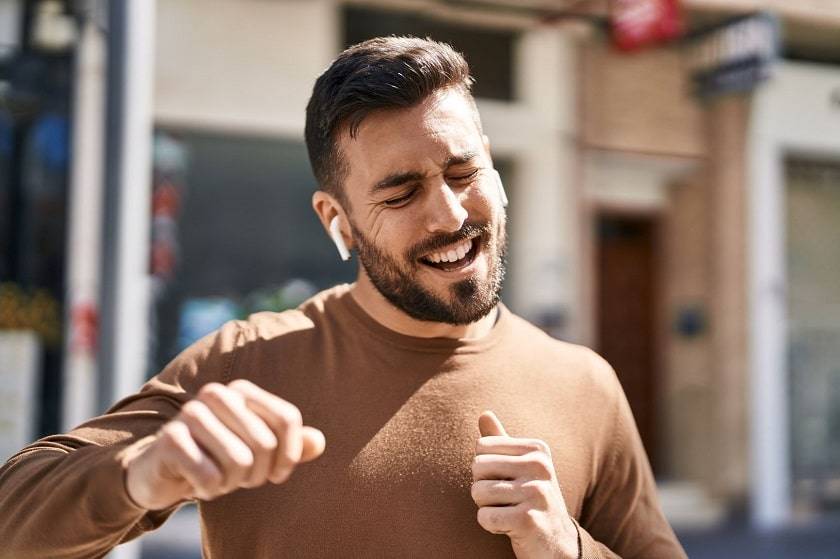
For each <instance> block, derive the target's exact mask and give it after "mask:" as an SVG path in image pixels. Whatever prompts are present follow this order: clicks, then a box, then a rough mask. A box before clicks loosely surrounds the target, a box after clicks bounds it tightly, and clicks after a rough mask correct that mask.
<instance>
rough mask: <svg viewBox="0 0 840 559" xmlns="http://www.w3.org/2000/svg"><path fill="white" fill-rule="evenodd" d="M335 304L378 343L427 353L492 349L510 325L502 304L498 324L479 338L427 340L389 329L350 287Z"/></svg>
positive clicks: (477, 351)
mask: <svg viewBox="0 0 840 559" xmlns="http://www.w3.org/2000/svg"><path fill="white" fill-rule="evenodd" d="M339 288H340V290H339V292H338V293H336V298H335V301H336V302H337V303H338V304H339V305H340V306H341V307H342V308H343V309H344V310H345V311H347V313H348V314H349V315H350V316H351V317H352V318H353V320H354V321H355V322H356V323H358V324H359V325H360V326H362V327H363V328H364V329H365V330H367V331H368V332H369V333H370V334H371V335H373V336H374V337H376V338H378V339H379V340H381V341H383V342H385V343H387V344H389V345H392V346H397V347H400V348H402V349H408V350H412V351H420V352H426V353H479V352H481V351H485V350H487V349H489V348H490V347H493V346H494V345H496V343H498V341H499V340H500V339H501V338H502V337H503V334H504V331H505V330H506V329H507V328H508V326H509V323H510V316H509V314H510V311H509V310H508V309H507V307H505V306H504V304H502V303H501V302H500V303H499V304H498V305H497V308H498V313H497V316H496V322H495V323H494V324H493V327H492V328H491V329H490V331H489V332H488V333H487V334H486V335H484V336H482V337H480V338H447V337H436V338H424V337H420V336H409V335H408V334H402V333H400V332H397V331H395V330H391V329H390V328H388V327H387V326H384V325H383V324H382V323H380V322H379V321H377V320H376V319H375V318H373V317H372V316H371V315H370V314H368V312H367V311H366V310H365V309H364V308H362V306H361V305H359V303H358V302H357V301H356V300H355V299H354V298H353V295H352V294H351V293H350V285H349V284H344V285H342V286H339Z"/></svg>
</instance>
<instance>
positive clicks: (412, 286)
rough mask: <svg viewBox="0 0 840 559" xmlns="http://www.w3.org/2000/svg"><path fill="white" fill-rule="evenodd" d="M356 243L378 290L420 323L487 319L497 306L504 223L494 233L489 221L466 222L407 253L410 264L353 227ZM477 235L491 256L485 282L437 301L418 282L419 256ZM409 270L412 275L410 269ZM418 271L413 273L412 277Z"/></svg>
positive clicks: (459, 285)
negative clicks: (372, 241)
mask: <svg viewBox="0 0 840 559" xmlns="http://www.w3.org/2000/svg"><path fill="white" fill-rule="evenodd" d="M350 228H351V229H352V231H353V239H354V241H355V243H356V248H357V250H358V255H359V261H360V262H361V263H362V266H364V269H365V272H367V275H368V277H369V278H370V281H371V282H372V283H373V285H374V286H375V287H376V289H377V290H378V291H379V292H380V293H381V294H382V295H383V296H384V297H385V298H386V299H387V300H388V301H390V302H391V303H392V304H393V305H394V306H396V307H397V308H398V309H400V310H402V311H403V312H405V313H406V314H407V315H408V316H410V317H412V318H415V319H417V320H425V321H429V322H443V323H446V324H456V325H463V324H471V323H473V322H476V321H477V320H479V319H481V318H484V317H485V316H487V314H488V313H489V312H490V311H492V310H493V308H494V307H495V306H496V305H497V304H498V302H499V298H500V293H501V290H502V282H503V280H504V276H505V256H506V254H507V235H506V232H505V229H504V221H502V222H500V224H499V227H498V230H497V231H495V232H494V231H492V227H491V225H490V223H489V222H485V223H482V224H475V223H465V224H464V226H463V227H462V228H461V229H460V230H459V231H457V232H455V233H451V234H448V235H439V236H437V237H434V238H431V239H428V240H426V241H423V242H422V243H418V244H417V245H415V246H414V247H412V248H411V249H410V250H409V251H407V253H406V255H405V261H406V262H407V265H406V266H401V265H400V264H399V262H398V261H397V260H396V259H395V258H393V257H391V256H389V255H388V254H386V253H385V252H384V251H382V250H380V249H379V248H378V247H377V246H375V245H374V244H373V243H371V242H370V241H368V240H367V238H366V237H365V236H364V234H363V233H362V232H361V231H359V230H358V229H357V228H356V227H355V226H354V225H353V224H352V223H351V224H350ZM475 235H479V236H478V237H476V239H475V242H477V243H481V247H480V248H481V251H483V252H485V253H486V254H488V255H490V261H489V273H488V277H487V279H486V280H480V279H476V278H469V279H466V280H462V281H458V282H455V283H453V284H452V285H451V286H450V297H449V300H448V301H445V300H443V299H441V298H440V297H437V296H436V295H434V294H433V293H431V292H430V291H428V290H427V289H425V288H424V287H423V286H422V285H420V283H419V282H418V281H417V280H416V275H417V272H418V271H419V266H422V265H423V264H420V263H419V262H418V261H417V260H418V258H419V257H420V256H421V255H423V254H426V253H428V252H431V251H434V250H435V249H438V248H443V247H445V246H447V245H451V244H453V243H457V242H459V241H462V240H465V239H469V238H471V237H474V236H475ZM406 268H408V270H409V271H407V270H406ZM412 272H413V273H412Z"/></svg>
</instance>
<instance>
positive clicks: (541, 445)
mask: <svg viewBox="0 0 840 559" xmlns="http://www.w3.org/2000/svg"><path fill="white" fill-rule="evenodd" d="M528 446H530V447H531V448H532V449H533V450H534V451H536V452H542V453H543V454H548V455H550V454H551V449H550V448H549V447H548V443H546V442H545V441H544V440H542V439H531V440H530V441H528Z"/></svg>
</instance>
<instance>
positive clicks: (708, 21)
mask: <svg viewBox="0 0 840 559" xmlns="http://www.w3.org/2000/svg"><path fill="white" fill-rule="evenodd" d="M390 34H399V35H418V36H429V37H432V38H434V39H438V40H443V41H447V42H449V43H451V44H452V45H453V46H455V47H456V48H457V49H458V50H460V51H462V52H463V53H464V54H465V55H466V57H467V60H468V61H469V63H470V65H471V67H472V70H473V73H474V75H475V77H476V85H475V90H474V93H475V95H476V97H477V99H478V104H479V108H480V111H481V114H482V117H483V122H484V127H485V131H486V132H487V134H488V135H489V137H490V139H491V143H492V148H493V155H494V161H495V164H496V166H497V168H498V169H499V170H500V172H501V174H502V176H503V180H504V181H505V185H506V187H507V190H508V194H509V197H510V201H511V202H510V207H509V235H510V239H511V251H510V252H511V255H510V262H509V276H508V278H509V279H508V281H507V284H506V287H505V291H504V300H505V302H506V303H507V305H508V306H509V307H510V308H511V309H513V310H514V311H515V312H517V313H519V314H521V315H523V316H525V317H527V318H529V319H530V320H531V321H533V322H535V323H536V324H538V325H540V326H541V327H542V328H544V329H545V330H546V331H548V332H549V333H551V334H552V335H554V336H556V337H558V338H561V339H564V340H569V341H572V342H576V343H583V344H586V345H589V346H592V347H594V348H595V349H597V350H598V351H600V352H601V353H602V354H603V355H604V356H605V357H606V358H607V359H608V360H610V361H611V363H612V364H613V365H614V367H615V368H616V370H617V373H618V375H619V378H620V380H621V382H622V384H623V386H624V389H625V391H626V393H627V396H628V398H629V400H630V403H631V406H632V408H633V412H634V414H635V417H636V421H637V423H638V426H639V430H640V432H641V435H642V439H643V441H644V444H645V447H646V449H647V452H648V454H649V456H650V459H651V463H652V466H653V470H654V473H655V475H656V478H657V482H658V486H659V491H660V497H661V499H662V503H663V507H664V509H665V512H666V515H667V516H668V518H669V520H670V521H671V522H672V524H673V526H674V527H675V529H676V530H677V532H678V534H679V536H680V539H681V540H682V541H683V543H684V545H685V547H686V550H687V551H688V553H689V556H691V557H692V558H695V557H699V558H703V557H709V558H711V557H715V558H720V557H738V558H744V557H756V558H757V557H761V558H769V557H797V558H800V557H819V558H823V557H824V558H829V557H831V558H837V557H840V0H797V1H796V2H790V1H783V0H763V1H762V0H754V1H753V0H613V1H606V0H600V1H598V0H482V1H479V0H392V1H373V0H371V1H361V0H353V1H349V0H347V1H342V0H157V1H155V0H112V1H110V2H109V1H106V0H98V1H97V0H91V1H83V0H76V1H74V0H64V1H59V0H31V1H24V0H0V454H2V455H3V456H2V457H3V458H4V459H5V457H7V456H8V455H10V454H12V453H13V452H14V451H16V450H17V449H19V448H20V447H22V446H24V445H25V444H26V443H27V442H29V441H31V440H33V439H35V438H37V437H39V436H42V435H44V434H48V433H52V432H57V431H61V430H66V429H69V428H71V427H72V426H73V425H75V424H77V423H79V422H80V421H82V420H83V419H84V418H86V417H89V416H92V415H95V414H98V413H101V412H102V411H103V410H104V409H106V408H107V407H108V406H109V405H110V404H111V403H112V402H114V401H115V400H116V399H118V398H119V397H121V396H123V395H125V394H128V393H130V392H133V391H135V390H136V389H137V388H138V387H139V386H140V384H141V383H142V382H143V381H144V380H145V379H146V378H148V377H149V376H151V375H153V374H154V373H156V372H157V371H158V370H160V369H161V368H162V367H163V365H164V364H165V363H166V362H167V361H168V360H169V359H171V358H172V357H173V356H174V355H176V354H177V352H179V351H180V350H181V349H183V348H184V347H186V346H187V345H189V344H190V343H192V342H193V341H195V340H196V339H197V338H198V337H200V336H202V335H203V334H205V333H206V332H209V331H211V330H213V329H214V328H216V327H218V326H219V325H220V324H221V323H222V322H224V321H226V320H229V319H231V318H238V317H244V316H247V314H249V313H250V312H253V311H256V310H264V309H269V310H283V309H286V308H291V307H295V306H297V304H299V303H300V302H301V301H303V300H304V299H305V298H307V297H308V296H309V295H311V294H313V293H314V292H316V291H318V290H320V289H323V288H326V287H329V286H332V285H334V284H336V283H339V282H345V281H352V280H353V278H354V271H355V264H353V263H348V264H343V263H341V262H340V261H339V259H338V257H337V254H335V251H334V248H333V247H332V245H331V244H330V243H329V241H328V239H327V237H326V235H325V234H324V233H323V231H322V229H321V227H320V225H319V223H318V222H317V220H316V218H315V215H314V213H313V212H312V210H311V209H310V203H309V199H310V196H311V193H312V191H313V190H314V189H315V188H316V183H315V181H314V178H313V177H312V174H311V170H310V167H309V163H308V160H307V156H306V150H305V146H304V142H303V126H304V107H305V105H306V102H307V100H308V97H309V94H310V92H311V89H312V85H313V83H314V80H315V78H316V77H317V76H318V75H319V74H320V73H321V72H322V71H323V69H325V68H326V66H327V65H328V64H329V63H330V61H331V60H332V59H333V58H334V57H335V56H336V54H337V53H338V52H340V51H341V50H342V49H343V48H344V47H346V46H348V45H350V44H353V43H356V42H359V41H361V40H364V39H367V38H369V37H373V36H378V35H390ZM198 540H199V531H198V528H197V519H196V516H195V511H194V509H192V508H191V507H185V508H184V509H182V510H181V511H180V512H179V513H178V514H176V515H175V517H174V518H173V519H171V520H170V522H169V523H167V524H166V525H165V526H164V527H163V528H162V529H161V530H159V531H158V532H155V533H153V534H150V535H148V536H146V537H144V538H143V539H142V540H141V541H140V542H139V543H134V544H130V545H128V546H123V547H121V548H118V550H116V551H115V552H114V553H113V555H114V556H121V557H140V556H142V557H145V558H152V557H183V558H197V557H199V556H200V545H199V543H198Z"/></svg>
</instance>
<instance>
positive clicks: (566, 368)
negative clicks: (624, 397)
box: [510, 313, 621, 394]
mask: <svg viewBox="0 0 840 559" xmlns="http://www.w3.org/2000/svg"><path fill="white" fill-rule="evenodd" d="M510 319H511V323H512V327H511V332H512V336H513V343H514V344H516V346H517V347H519V348H520V350H521V351H523V352H526V353H527V354H529V355H530V356H532V358H534V359H538V360H540V361H543V362H544V363H545V364H546V365H547V367H545V369H544V370H548V371H551V372H555V373H556V374H561V375H563V376H564V377H565V378H566V379H569V378H573V379H574V380H576V381H577V382H578V383H580V385H581V387H582V388H583V389H584V390H586V391H588V392H591V391H592V390H593V389H594V390H597V391H598V392H601V393H603V394H607V393H613V394H615V393H619V392H621V384H620V382H619V381H618V377H617V376H616V373H615V371H614V370H613V368H612V367H611V366H610V364H609V363H608V362H607V361H606V359H604V358H603V357H602V356H601V355H599V354H598V353H597V352H596V351H595V350H594V349H592V348H590V347H587V346H585V345H582V344H578V343H574V342H571V341H566V340H560V339H557V338H554V337H552V336H550V335H549V334H547V333H546V332H545V331H544V330H542V329H541V328H539V327H537V326H536V325H534V324H533V323H531V322H529V321H528V320H527V319H525V318H522V317H520V316H518V315H515V314H513V313H510Z"/></svg>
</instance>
